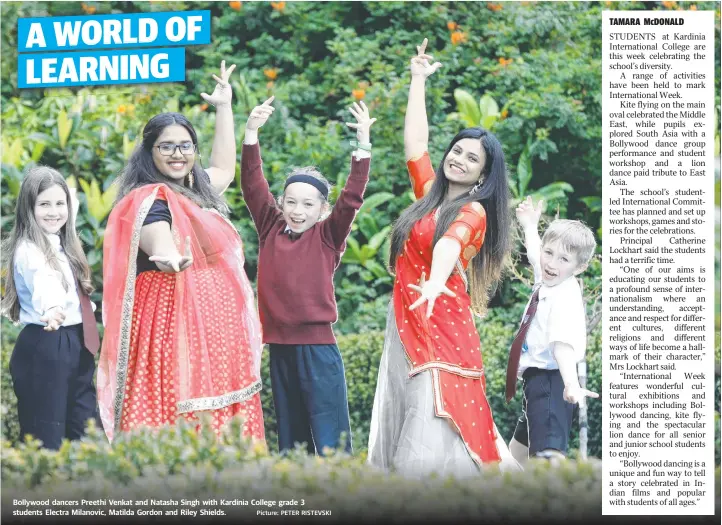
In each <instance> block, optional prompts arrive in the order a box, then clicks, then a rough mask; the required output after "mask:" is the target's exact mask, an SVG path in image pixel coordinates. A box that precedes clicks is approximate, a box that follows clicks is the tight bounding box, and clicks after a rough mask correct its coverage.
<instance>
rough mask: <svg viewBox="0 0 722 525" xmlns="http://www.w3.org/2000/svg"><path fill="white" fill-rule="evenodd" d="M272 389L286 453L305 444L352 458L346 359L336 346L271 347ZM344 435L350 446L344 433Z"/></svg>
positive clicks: (311, 450) (280, 443) (280, 442)
mask: <svg viewBox="0 0 722 525" xmlns="http://www.w3.org/2000/svg"><path fill="white" fill-rule="evenodd" d="M269 347H270V353H271V360H270V361H271V388H272V390H273V404H274V406H275V408H276V422H277V424H278V448H279V450H280V451H281V452H283V451H284V450H289V449H292V448H294V447H295V444H296V443H306V448H307V450H308V453H309V454H313V453H314V452H315V453H317V454H320V455H323V447H331V448H339V447H340V446H343V447H344V449H345V450H346V452H348V453H349V454H351V453H352V448H351V425H350V423H349V415H348V399H347V395H346V379H345V377H344V369H343V360H342V359H341V353H340V352H339V351H338V347H337V346H336V345H278V344H271V345H269ZM342 433H345V435H346V437H345V443H343V444H342V443H341V434H342Z"/></svg>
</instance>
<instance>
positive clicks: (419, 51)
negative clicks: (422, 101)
mask: <svg viewBox="0 0 722 525" xmlns="http://www.w3.org/2000/svg"><path fill="white" fill-rule="evenodd" d="M428 43H429V39H428V38H424V41H423V42H422V43H421V45H420V46H416V56H415V57H413V58H412V59H411V76H412V77H416V76H420V77H423V78H427V77H428V76H430V75H433V74H434V73H435V72H436V70H438V69H439V68H440V67H441V62H436V63H435V64H431V63H430V62H429V61H430V60H433V59H434V57H432V56H431V55H427V54H426V44H428Z"/></svg>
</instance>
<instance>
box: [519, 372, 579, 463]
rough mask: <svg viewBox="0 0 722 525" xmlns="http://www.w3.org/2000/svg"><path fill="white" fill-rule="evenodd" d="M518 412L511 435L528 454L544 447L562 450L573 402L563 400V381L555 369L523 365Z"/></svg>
mask: <svg viewBox="0 0 722 525" xmlns="http://www.w3.org/2000/svg"><path fill="white" fill-rule="evenodd" d="M522 377H523V379H524V399H523V401H522V414H521V417H520V418H519V421H518V422H517V425H516V430H514V439H516V440H517V441H518V442H519V443H521V444H522V445H526V446H527V447H529V456H534V455H536V454H537V453H538V452H541V451H543V450H546V449H554V450H558V451H559V452H562V453H564V454H566V452H567V446H568V444H569V432H570V431H571V429H572V416H573V415H574V405H572V404H571V403H567V402H566V401H564V381H563V380H562V374H561V373H560V372H559V370H543V369H541V368H527V369H526V370H525V371H524V375H523V376H522Z"/></svg>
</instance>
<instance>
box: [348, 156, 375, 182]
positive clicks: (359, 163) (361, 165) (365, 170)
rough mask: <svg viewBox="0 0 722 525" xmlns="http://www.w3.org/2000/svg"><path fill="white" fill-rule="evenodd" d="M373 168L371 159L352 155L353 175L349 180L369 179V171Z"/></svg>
mask: <svg viewBox="0 0 722 525" xmlns="http://www.w3.org/2000/svg"><path fill="white" fill-rule="evenodd" d="M370 168H371V157H370V156H369V157H366V158H356V156H355V155H351V174H350V175H349V178H354V179H368V176H369V169H370Z"/></svg>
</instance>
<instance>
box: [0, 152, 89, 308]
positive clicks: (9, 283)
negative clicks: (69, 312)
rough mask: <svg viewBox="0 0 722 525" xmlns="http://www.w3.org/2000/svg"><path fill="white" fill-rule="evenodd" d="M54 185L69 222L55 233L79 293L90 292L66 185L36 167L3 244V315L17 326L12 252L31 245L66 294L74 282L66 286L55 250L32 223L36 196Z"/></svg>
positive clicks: (28, 176)
mask: <svg viewBox="0 0 722 525" xmlns="http://www.w3.org/2000/svg"><path fill="white" fill-rule="evenodd" d="M56 185H57V186H60V188H61V189H62V190H63V192H64V193H65V199H66V203H67V206H68V220H67V221H66V222H65V224H64V225H63V227H62V228H60V230H59V231H58V237H60V245H61V246H62V247H63V251H64V252H65V256H66V257H67V258H68V262H69V263H70V268H71V270H72V271H73V275H74V276H75V278H76V279H77V280H78V282H79V283H80V286H81V287H82V290H79V291H84V292H85V293H86V294H88V295H90V293H92V291H93V285H92V283H91V280H90V267H89V266H88V260H87V259H86V258H85V253H84V252H83V247H82V246H81V244H80V239H78V235H77V234H76V233H75V217H73V210H72V204H71V202H70V190H68V185H67V183H66V182H65V179H64V178H63V176H62V175H61V174H60V173H59V172H58V171H57V170H54V169H53V168H49V167H47V166H35V167H33V168H30V169H29V170H28V171H27V173H26V174H25V177H24V178H23V183H22V185H21V186H20V194H19V195H18V200H17V205H16V206H15V224H14V225H13V229H12V231H11V232H10V236H9V237H8V239H7V240H6V241H5V242H4V243H3V259H4V260H3V268H4V269H5V271H6V274H5V296H4V297H3V298H2V312H3V313H4V314H5V315H6V316H7V317H8V318H9V319H10V320H11V321H13V322H17V321H18V319H19V317H20V302H19V300H18V293H17V289H16V288H15V278H14V273H15V272H14V261H15V251H16V250H17V247H18V245H19V244H20V243H21V242H23V241H25V242H31V243H33V244H34V245H35V246H37V247H38V248H39V249H40V251H42V252H43V255H44V256H45V259H46V260H47V262H48V264H49V265H50V267H51V268H52V269H53V270H55V271H57V272H58V273H59V274H60V275H61V276H63V277H62V279H63V287H64V288H65V290H66V291H67V290H68V289H70V287H75V283H74V282H73V283H68V282H66V279H65V276H64V274H63V272H62V270H61V268H60V264H59V262H58V259H57V255H56V254H55V250H53V248H52V246H51V245H50V241H48V238H47V237H46V236H45V232H44V231H43V229H42V228H41V227H40V225H39V224H38V221H36V220H35V202H36V201H37V200H38V195H40V194H41V193H42V192H44V191H45V190H47V189H48V188H51V187H53V186H56Z"/></svg>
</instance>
